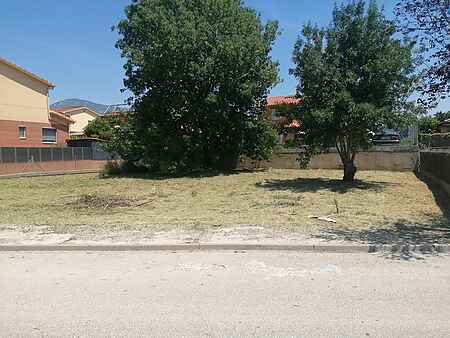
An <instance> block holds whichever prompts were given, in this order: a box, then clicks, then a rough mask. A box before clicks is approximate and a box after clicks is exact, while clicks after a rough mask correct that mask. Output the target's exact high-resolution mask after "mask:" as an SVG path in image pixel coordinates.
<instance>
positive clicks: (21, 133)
mask: <svg viewBox="0 0 450 338" xmlns="http://www.w3.org/2000/svg"><path fill="white" fill-rule="evenodd" d="M19 138H20V139H21V140H24V139H26V138H27V127H19Z"/></svg>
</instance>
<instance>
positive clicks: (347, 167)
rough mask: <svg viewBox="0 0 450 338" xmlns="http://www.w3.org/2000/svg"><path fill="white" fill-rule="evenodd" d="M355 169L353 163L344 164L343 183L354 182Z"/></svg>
mask: <svg viewBox="0 0 450 338" xmlns="http://www.w3.org/2000/svg"><path fill="white" fill-rule="evenodd" d="M355 174H356V167H355V164H354V163H353V161H347V162H345V163H344V182H353V181H354V180H355Z"/></svg>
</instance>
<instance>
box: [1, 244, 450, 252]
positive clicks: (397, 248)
mask: <svg viewBox="0 0 450 338" xmlns="http://www.w3.org/2000/svg"><path fill="white" fill-rule="evenodd" d="M13 251H17V252H21V251H22V252H46V251H47V252H54V251H61V252H64V251H70V252H74V251H92V252H95V251H97V252H102V251H103V252H107V251H110V252H125V251H298V252H319V253H320V252H321V253H377V252H392V253H398V252H400V253H408V252H417V253H450V245H435V244H421V245H408V244H398V245H370V244H369V245H301V244H231V243H227V244H215V243H206V244H161V245H158V244H154V245H132V244H130V245H0V252H13Z"/></svg>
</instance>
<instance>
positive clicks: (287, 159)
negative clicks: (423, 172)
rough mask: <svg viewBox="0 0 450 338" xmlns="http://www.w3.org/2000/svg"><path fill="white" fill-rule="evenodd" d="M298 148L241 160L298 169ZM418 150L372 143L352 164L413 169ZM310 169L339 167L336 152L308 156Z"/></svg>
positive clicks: (368, 167)
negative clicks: (265, 158) (263, 159)
mask: <svg viewBox="0 0 450 338" xmlns="http://www.w3.org/2000/svg"><path fill="white" fill-rule="evenodd" d="M299 156H300V152H299V151H298V150H289V149H286V150H281V151H277V152H276V153H275V154H274V156H273V158H272V160H271V161H269V162H258V163H254V162H253V163H252V162H251V161H244V163H243V165H242V166H243V167H244V168H249V167H252V168H256V167H259V168H273V169H300V166H299V163H298V161H297V160H298V158H299ZM418 160H419V154H418V149H417V147H412V146H384V147H374V148H372V149H371V150H369V151H366V152H361V153H358V154H357V156H356V160H355V162H356V166H357V168H358V170H387V171H414V170H415V169H416V167H417V163H418ZM309 168H310V169H342V163H341V160H340V158H339V154H337V152H335V151H331V152H330V153H328V154H320V155H316V156H314V157H313V158H312V160H311V162H310V164H309Z"/></svg>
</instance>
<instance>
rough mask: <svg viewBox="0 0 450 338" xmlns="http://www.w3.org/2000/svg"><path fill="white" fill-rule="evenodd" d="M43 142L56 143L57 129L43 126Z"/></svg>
mask: <svg viewBox="0 0 450 338" xmlns="http://www.w3.org/2000/svg"><path fill="white" fill-rule="evenodd" d="M42 143H56V129H53V128H42Z"/></svg>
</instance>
